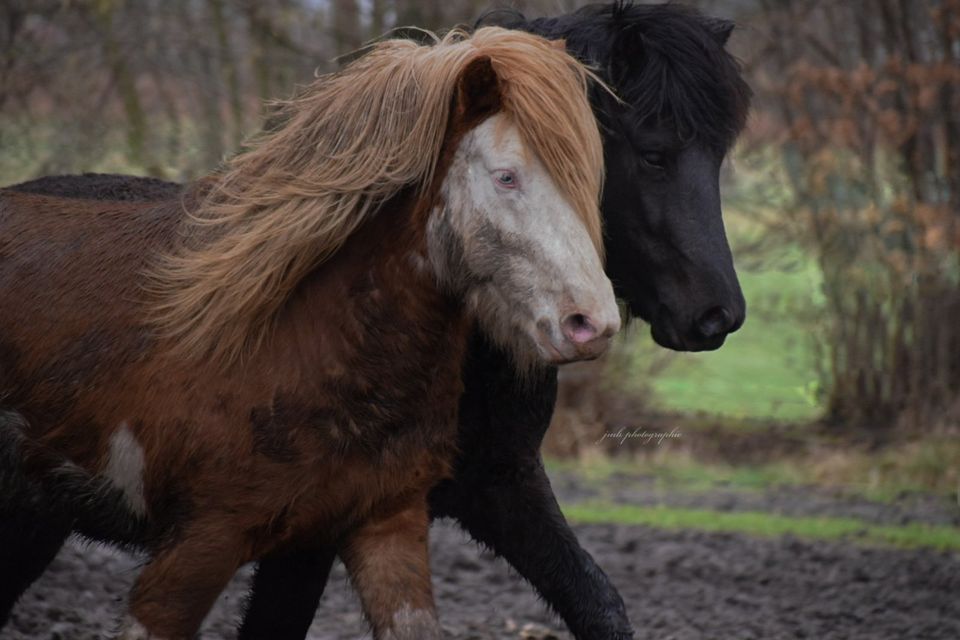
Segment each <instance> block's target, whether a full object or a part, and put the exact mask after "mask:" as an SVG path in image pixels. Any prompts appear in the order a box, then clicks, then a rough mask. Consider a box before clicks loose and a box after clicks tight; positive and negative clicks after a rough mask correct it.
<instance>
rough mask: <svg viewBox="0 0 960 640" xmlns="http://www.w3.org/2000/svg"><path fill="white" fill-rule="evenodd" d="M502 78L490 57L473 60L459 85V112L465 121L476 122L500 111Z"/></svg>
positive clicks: (466, 68)
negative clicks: (495, 69)
mask: <svg viewBox="0 0 960 640" xmlns="http://www.w3.org/2000/svg"><path fill="white" fill-rule="evenodd" d="M500 107H501V95H500V78H499V77H498V76H497V72H496V71H494V69H493V62H492V61H491V60H490V58H489V56H480V57H478V58H476V59H474V60H471V61H470V62H469V63H468V64H467V66H466V67H464V69H463V73H461V74H460V80H459V82H458V83H457V111H458V112H459V114H460V116H461V117H462V118H464V119H469V120H474V119H480V118H483V117H486V116H489V115H492V114H494V113H496V112H497V111H499V110H500Z"/></svg>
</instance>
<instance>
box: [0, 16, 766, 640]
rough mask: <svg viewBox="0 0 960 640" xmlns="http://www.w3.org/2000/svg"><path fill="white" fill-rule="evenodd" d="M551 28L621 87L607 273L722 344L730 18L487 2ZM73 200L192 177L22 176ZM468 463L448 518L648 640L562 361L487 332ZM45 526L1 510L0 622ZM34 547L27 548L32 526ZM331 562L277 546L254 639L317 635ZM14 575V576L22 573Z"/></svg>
mask: <svg viewBox="0 0 960 640" xmlns="http://www.w3.org/2000/svg"><path fill="white" fill-rule="evenodd" d="M481 22H482V23H483V24H500V25H502V26H508V27H511V28H516V29H523V30H527V31H532V32H534V33H538V34H541V35H544V36H547V37H550V38H565V39H566V43H567V47H568V49H569V50H570V51H571V52H572V53H574V54H575V55H577V56H579V57H580V58H581V59H583V60H584V61H587V62H589V63H591V64H592V65H594V66H595V67H596V68H597V69H598V70H599V72H600V75H601V76H602V77H603V78H604V80H606V81H607V82H608V83H609V84H610V85H611V86H612V87H613V88H614V89H615V90H616V91H617V92H618V94H619V95H620V96H621V97H622V98H623V102H622V103H620V102H618V101H616V100H615V99H613V98H612V97H610V96H609V95H608V94H607V93H605V92H604V91H600V90H597V91H595V93H594V95H593V104H594V108H595V111H596V113H597V115H598V117H599V119H600V121H601V124H602V128H603V131H604V148H605V154H606V162H607V181H606V185H605V189H604V193H603V214H604V219H605V224H606V246H607V272H608V274H609V276H610V278H611V279H612V280H613V282H614V286H615V289H616V291H617V293H618V295H619V296H620V297H621V298H622V299H624V300H625V301H626V303H627V307H628V309H629V312H630V314H631V315H632V316H634V317H639V318H641V319H643V320H646V321H648V322H649V323H650V324H651V327H652V334H653V337H654V339H655V340H656V341H657V342H658V343H659V344H661V345H662V346H664V347H668V348H671V349H677V350H688V351H699V350H707V349H716V348H718V347H719V346H721V345H722V344H723V342H724V339H725V337H726V335H727V334H729V333H731V332H733V331H736V330H737V329H738V328H739V327H740V325H741V324H742V322H743V319H744V315H745V303H744V300H743V295H742V293H741V291H740V286H739V283H738V281H737V276H736V272H735V271H734V267H733V261H732V258H731V255H730V249H729V246H728V244H727V240H726V236H725V233H724V228H723V221H722V218H721V211H720V193H719V168H720V164H721V162H722V160H723V158H724V156H725V155H726V153H727V152H728V150H729V149H730V146H731V145H732V143H733V141H734V140H735V139H736V137H737V135H738V134H739V133H740V131H741V130H742V128H743V126H744V123H745V120H746V116H747V112H748V109H749V101H750V90H749V88H748V87H747V85H746V84H745V82H744V81H743V79H742V77H741V74H740V69H739V66H738V64H737V63H736V61H735V59H734V58H733V57H732V56H731V55H730V54H729V53H727V52H726V51H725V49H724V46H725V44H726V41H727V39H728V37H729V35H730V33H731V32H732V30H733V24H732V23H731V22H728V21H725V20H716V19H711V18H707V17H705V16H703V15H701V14H699V13H698V12H696V11H694V10H692V9H689V8H685V7H683V6H680V5H674V4H669V5H632V4H625V3H616V4H606V5H592V6H588V7H585V8H583V9H581V10H579V11H577V12H575V13H572V14H569V15H564V16H559V17H555V18H543V19H538V20H530V21H528V20H526V19H525V18H524V17H523V16H522V15H521V14H519V13H516V12H512V11H499V12H494V13H491V14H488V15H487V16H486V17H485V18H483V19H482V20H481ZM14 188H17V189H20V190H23V191H34V192H41V193H47V194H50V195H60V196H64V197H85V198H99V199H126V200H142V199H148V200H149V199H163V198H167V197H175V196H176V194H177V193H178V192H179V187H178V185H175V184H172V183H163V182H159V181H155V180H151V179H145V178H134V177H127V176H96V175H85V176H61V177H51V178H43V179H40V180H36V181H33V182H30V183H24V184H22V185H18V186H17V187H14ZM464 381H465V385H466V391H465V393H464V396H463V399H462V401H461V408H460V450H461V451H462V454H461V456H460V458H459V460H458V461H457V465H456V469H455V476H454V478H453V479H451V480H449V481H446V482H444V483H443V484H442V485H440V486H438V487H436V489H435V490H434V491H433V494H432V495H431V508H432V512H433V515H434V517H450V518H453V519H455V520H456V521H457V522H458V523H459V524H460V525H461V526H462V527H463V528H464V529H466V530H467V531H468V532H469V533H470V535H471V536H473V537H474V538H475V539H476V540H478V541H479V542H481V543H483V544H485V545H486V546H488V547H489V548H491V549H492V550H493V551H494V552H496V553H497V554H498V555H500V556H502V557H503V558H505V559H506V560H507V561H508V562H509V563H510V564H511V565H513V567H514V568H515V569H516V570H517V571H518V572H519V573H520V574H521V575H522V576H523V577H524V578H526V579H527V580H528V581H529V582H530V583H531V584H532V585H533V586H534V587H535V588H536V589H537V591H538V592H539V593H540V594H541V595H542V597H543V598H544V600H545V601H546V602H547V603H548V604H549V605H550V606H551V607H552V608H553V609H554V610H555V611H556V612H557V613H558V614H559V615H560V616H561V617H562V618H563V620H564V621H565V622H566V624H567V626H568V627H569V628H570V630H571V631H572V632H573V634H574V636H576V637H577V638H578V639H580V640H585V639H590V640H601V639H602V640H611V639H626V638H631V637H632V636H633V632H632V629H631V626H630V622H629V620H628V619H627V615H626V611H625V607H624V604H623V600H622V599H621V597H620V595H619V594H618V593H617V591H616V589H614V587H613V586H612V585H611V584H610V582H609V580H608V579H607V577H606V575H605V574H604V573H603V571H602V570H601V569H600V568H599V567H598V566H597V565H596V564H595V563H594V561H593V559H592V558H591V557H590V555H589V554H588V553H587V552H586V551H584V550H583V549H582V548H581V547H580V545H579V544H578V542H577V539H576V536H575V535H574V534H573V532H572V531H571V529H570V527H569V526H568V525H567V523H566V521H565V520H564V518H563V515H562V514H561V512H560V510H559V507H558V505H557V502H556V499H555V498H554V495H553V491H552V489H551V487H550V482H549V480H548V479H547V476H546V474H545V473H544V468H543V464H542V461H541V458H540V444H541V441H542V439H543V436H544V433H545V432H546V429H547V426H548V425H549V422H550V417H551V414H552V412H553V406H554V402H555V400H556V390H557V377H556V370H547V371H543V372H542V373H541V374H539V375H538V376H537V377H535V379H533V380H530V381H529V383H528V384H526V385H524V386H519V385H518V384H517V381H516V378H515V376H514V374H513V369H512V366H511V363H510V361H509V358H508V357H507V356H506V355H505V354H503V353H502V352H500V351H499V350H498V349H496V348H495V347H493V346H491V345H490V344H489V343H488V342H487V341H486V340H485V339H484V337H483V336H482V335H479V334H477V335H476V336H475V337H474V341H473V345H472V348H471V353H470V357H469V360H468V362H467V365H466V367H465V370H464ZM35 526H36V524H35V523H34V522H20V523H18V524H16V525H13V524H8V525H4V524H3V523H0V549H7V550H13V549H17V558H18V559H19V562H17V563H14V564H10V563H8V566H11V567H16V569H17V570H16V571H14V572H13V573H11V574H10V575H9V576H6V577H5V579H4V582H5V583H6V585H4V586H0V624H2V621H3V620H4V619H5V617H6V615H7V614H8V613H9V611H10V609H11V608H12V606H13V603H14V602H15V600H16V598H17V597H18V596H19V594H20V593H21V592H22V590H23V589H25V588H26V587H27V586H28V585H29V584H30V582H32V581H33V580H34V579H35V578H36V577H37V576H38V575H39V574H40V573H42V571H43V569H44V568H45V566H46V564H47V563H48V562H49V560H50V559H51V558H52V557H53V555H55V554H56V551H57V549H59V546H60V545H61V544H62V540H60V539H57V540H47V539H45V536H43V535H42V527H41V529H39V530H38V532H37V535H36V536H31V534H30V533H29V532H30V531H31V528H32V527H35ZM31 538H32V539H33V540H35V543H34V544H33V545H32V547H30V548H26V547H25V544H24V539H31ZM333 560H334V554H333V552H332V551H331V550H326V551H320V552H310V553H300V554H298V555H296V556H287V557H276V558H269V559H265V560H263V561H262V562H261V563H260V566H259V567H258V570H257V573H256V577H255V580H254V585H253V590H252V594H251V598H250V602H249V605H248V608H247V612H246V615H245V618H244V622H243V626H242V628H241V632H240V637H241V638H244V639H247V640H250V639H254V638H256V639H265V638H270V639H279V640H284V639H290V640H293V639H297V640H299V639H302V638H303V637H304V636H305V635H306V632H307V629H308V628H309V626H310V623H311V621H312V619H313V616H314V612H315V610H316V607H317V604H318V602H319V599H320V596H321V595H322V593H323V589H324V586H325V584H326V581H327V578H328V575H329V570H330V567H331V565H332V563H333ZM15 573H16V574H17V575H14V574H15Z"/></svg>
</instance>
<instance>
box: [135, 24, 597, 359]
mask: <svg viewBox="0 0 960 640" xmlns="http://www.w3.org/2000/svg"><path fill="white" fill-rule="evenodd" d="M483 56H486V57H488V58H489V59H490V62H491V64H492V66H493V67H494V69H495V70H496V72H497V75H498V81H499V85H500V91H501V94H502V101H501V104H502V109H503V111H504V112H505V113H507V114H509V116H510V117H511V118H512V119H513V120H514V122H515V123H516V125H517V127H518V129H519V130H520V132H521V135H522V137H523V139H524V141H525V143H526V144H527V145H528V146H529V147H530V148H531V149H532V150H533V151H534V152H535V153H537V154H538V156H539V157H540V158H541V160H542V161H543V163H544V165H545V166H546V168H547V169H548V172H549V173H550V174H551V176H552V177H553V178H554V180H555V182H556V183H557V186H558V187H559V188H560V189H563V190H564V191H565V193H566V195H567V196H568V198H569V200H570V202H571V204H572V205H573V206H574V207H575V208H576V210H577V211H578V212H579V213H580V215H581V217H582V219H583V221H584V224H585V226H586V228H587V230H588V232H589V233H590V235H591V237H592V238H593V240H594V242H595V244H596V246H597V247H598V250H599V248H600V246H601V245H600V242H601V240H600V239H601V232H600V217H599V211H598V206H597V203H598V199H599V193H600V186H601V180H602V175H603V165H602V162H603V160H602V157H603V155H602V147H601V141H600V136H599V132H598V130H597V125H596V122H595V120H594V117H593V114H592V111H591V109H590V106H589V102H588V101H587V93H586V92H587V84H588V82H587V81H588V78H589V72H588V71H587V70H586V69H585V68H584V67H583V66H582V65H581V64H580V63H579V62H577V61H576V60H575V59H574V58H573V57H571V56H569V55H568V54H567V53H566V52H565V51H564V50H563V48H562V46H557V45H556V44H550V43H548V42H547V41H545V40H543V39H541V38H539V37H536V36H533V35H531V34H526V33H522V32H517V31H508V30H504V29H498V28H490V29H482V30H479V31H477V32H476V33H475V34H473V35H472V36H470V35H468V34H466V33H464V32H461V31H454V32H451V33H450V34H448V35H447V36H446V37H444V38H443V39H442V40H439V41H438V42H437V43H436V44H433V45H432V46H428V45H423V44H418V43H414V42H411V41H408V40H388V41H385V42H382V43H379V44H377V45H374V46H373V47H371V50H370V51H369V52H368V53H367V54H366V55H364V56H363V57H361V58H359V59H357V60H356V61H354V62H353V63H351V64H350V65H349V66H347V67H346V68H345V69H343V70H342V71H340V72H338V73H334V74H330V75H328V76H323V77H320V78H318V79H317V80H316V81H315V82H314V83H313V84H312V85H310V86H309V87H307V88H306V90H304V91H303V92H302V93H301V94H300V95H299V96H297V97H295V98H293V99H290V100H287V101H283V102H280V103H278V105H277V117H275V118H274V125H275V126H274V127H273V128H272V129H271V130H269V131H265V132H263V133H262V134H261V135H260V136H258V137H256V138H254V139H253V140H252V141H251V142H250V143H249V144H248V145H247V146H246V148H245V149H244V150H242V151H241V152H240V153H239V154H237V155H236V156H235V157H233V158H232V159H230V160H228V161H227V162H226V163H225V165H224V167H223V168H222V169H221V170H220V171H218V172H217V173H215V174H214V175H213V176H211V177H208V178H206V179H204V180H202V181H201V182H200V183H198V184H197V185H195V187H194V188H193V190H192V192H191V195H190V196H188V197H187V198H185V199H184V203H185V207H184V208H185V209H186V215H185V217H184V219H183V221H182V222H181V226H180V233H179V236H178V241H177V242H176V243H175V246H174V248H173V249H172V250H170V251H168V252H166V253H164V254H163V255H161V256H159V258H158V260H157V261H156V262H155V263H154V264H153V265H152V267H151V268H150V270H149V272H148V273H147V278H146V284H145V288H146V289H147V291H148V293H150V294H151V299H152V301H153V302H152V306H151V310H150V313H151V319H152V321H153V324H154V325H155V327H156V329H157V331H158V333H159V334H160V335H161V336H162V337H165V338H167V339H168V341H169V343H170V344H169V349H170V351H171V352H172V353H175V354H177V355H179V356H188V357H192V358H207V359H210V360H212V361H214V362H219V363H222V364H229V363H232V362H234V361H236V360H237V359H239V358H240V357H241V356H242V355H244V354H245V353H248V352H250V351H252V350H253V349H255V348H256V347H257V346H258V345H259V344H261V343H262V341H263V339H264V338H265V336H266V335H267V334H268V333H269V330H270V329H271V327H272V326H273V324H274V320H275V319H276V316H277V314H278V313H279V310H280V309H281V308H282V306H283V304H284V302H285V301H286V300H287V299H288V298H289V297H290V296H291V295H292V293H293V292H294V290H295V289H296V287H297V285H298V284H299V282H300V281H301V280H302V279H303V278H304V277H305V276H306V275H307V274H308V273H309V272H310V271H311V270H313V269H314V268H316V267H317V266H318V265H320V264H322V263H323V262H324V261H326V260H327V259H329V258H330V257H332V256H333V255H334V254H335V253H336V252H337V251H338V250H339V249H340V247H342V246H343V244H344V243H345V242H346V241H347V239H348V238H349V237H350V236H351V235H352V234H353V233H354V231H356V230H357V229H358V228H359V227H360V225H361V224H362V223H363V222H364V221H365V220H367V219H369V218H370V217H371V216H372V215H373V214H374V213H375V212H376V211H377V210H378V209H379V207H380V205H382V204H383V203H385V202H387V201H388V200H390V198H392V197H393V196H394V195H396V194H398V193H399V192H400V190H401V189H404V188H405V187H409V186H418V187H420V188H421V192H422V193H426V192H427V191H429V186H430V185H431V184H433V182H434V178H435V176H434V172H435V170H436V167H437V163H438V159H439V157H440V154H441V151H442V149H443V147H444V142H445V136H446V135H447V133H448V123H449V120H450V117H451V110H450V107H451V104H452V97H453V95H454V93H455V88H456V86H457V82H458V80H459V78H460V76H461V74H462V72H463V71H464V69H465V68H466V67H467V65H468V64H469V63H470V62H472V61H474V60H476V59H477V58H479V57H483Z"/></svg>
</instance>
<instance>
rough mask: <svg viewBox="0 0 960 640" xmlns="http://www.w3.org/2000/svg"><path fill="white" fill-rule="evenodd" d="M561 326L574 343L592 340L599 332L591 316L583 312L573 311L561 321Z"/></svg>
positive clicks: (564, 333) (565, 334)
mask: <svg viewBox="0 0 960 640" xmlns="http://www.w3.org/2000/svg"><path fill="white" fill-rule="evenodd" d="M560 328H561V329H562V330H563V335H564V336H566V337H567V339H568V340H570V342H573V343H574V344H583V343H585V342H590V341H591V340H593V339H594V338H596V337H597V334H598V332H597V328H596V327H595V326H594V325H593V323H592V322H591V321H590V318H588V317H587V316H585V315H583V314H582V313H571V314H570V315H569V316H567V317H566V318H564V319H563V320H561V321H560Z"/></svg>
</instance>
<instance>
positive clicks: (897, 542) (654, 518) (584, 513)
mask: <svg viewBox="0 0 960 640" xmlns="http://www.w3.org/2000/svg"><path fill="white" fill-rule="evenodd" d="M563 512H564V514H565V515H566V517H567V518H569V519H570V520H572V521H573V522H578V523H584V524H591V523H617V524H629V525H644V526H649V527H656V528H659V529H669V530H676V529H695V530H699V531H711V532H727V533H743V534H748V535H753V536H760V537H779V536H784V535H793V536H796V537H798V538H806V539H810V540H846V541H853V542H856V543H860V544H870V545H889V546H895V547H902V548H921V547H927V548H933V549H938V550H943V551H960V529H957V528H953V527H944V526H932V525H922V524H909V525H901V526H893V525H875V524H871V523H868V522H864V521H862V520H856V519H854V518H812V517H789V516H782V515H776V514H769V513H757V512H751V511H744V512H718V511H711V510H707V509H677V508H671V507H636V506H623V505H608V504H603V503H583V504H568V505H565V506H564V507H563Z"/></svg>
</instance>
